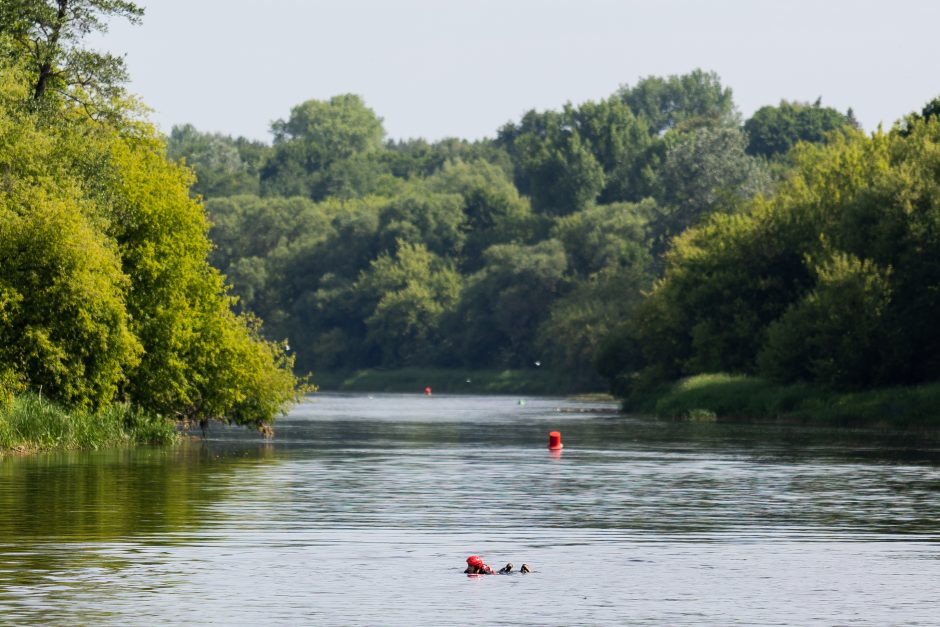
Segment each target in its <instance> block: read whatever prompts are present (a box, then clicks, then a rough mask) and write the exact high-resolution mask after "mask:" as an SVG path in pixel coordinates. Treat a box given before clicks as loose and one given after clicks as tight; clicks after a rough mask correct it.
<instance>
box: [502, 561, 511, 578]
mask: <svg viewBox="0 0 940 627" xmlns="http://www.w3.org/2000/svg"><path fill="white" fill-rule="evenodd" d="M511 572H512V562H509V563H508V564H506V565H505V566H503V567H502V568H500V569H499V574H500V575H508V574H509V573H511Z"/></svg>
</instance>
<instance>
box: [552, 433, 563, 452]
mask: <svg viewBox="0 0 940 627" xmlns="http://www.w3.org/2000/svg"><path fill="white" fill-rule="evenodd" d="M563 448H565V445H564V444H562V443H561V431H552V432H551V433H549V434H548V450H550V451H557V450H560V449H563Z"/></svg>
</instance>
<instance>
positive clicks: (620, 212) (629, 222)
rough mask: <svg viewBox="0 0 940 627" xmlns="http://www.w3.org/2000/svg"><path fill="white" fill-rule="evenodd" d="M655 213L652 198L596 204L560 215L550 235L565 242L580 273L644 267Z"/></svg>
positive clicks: (648, 260) (586, 274) (569, 258)
mask: <svg viewBox="0 0 940 627" xmlns="http://www.w3.org/2000/svg"><path fill="white" fill-rule="evenodd" d="M657 213H658V209H657V207H656V203H655V202H654V201H653V200H652V199H648V200H646V201H643V202H641V203H637V204H632V203H615V204H611V205H596V206H594V207H590V208H588V209H585V210H584V211H581V212H578V213H575V214H572V215H570V216H564V217H562V218H559V219H558V220H557V221H556V222H555V225H554V226H553V227H552V230H551V237H553V238H554V239H557V240H558V241H560V242H561V243H562V244H563V245H564V247H565V252H566V253H567V255H568V261H569V267H570V269H571V270H572V271H574V272H577V273H578V274H580V275H581V276H583V277H588V276H591V275H593V274H596V273H598V272H600V271H601V270H603V269H604V268H618V269H619V268H629V267H637V268H639V269H640V270H641V271H645V270H646V269H647V267H648V265H649V263H650V255H649V245H648V241H647V240H648V227H649V220H650V218H652V217H653V216H654V215H656V214H657Z"/></svg>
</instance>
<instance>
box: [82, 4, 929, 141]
mask: <svg viewBox="0 0 940 627" xmlns="http://www.w3.org/2000/svg"><path fill="white" fill-rule="evenodd" d="M138 4H140V5H141V6H143V7H144V8H145V9H146V15H145V17H144V21H143V24H142V25H139V26H133V25H129V24H126V23H124V22H118V21H115V22H113V23H112V24H111V28H110V31H109V32H108V33H107V34H105V35H103V36H100V37H94V38H93V39H92V40H91V41H90V42H89V44H90V46H91V47H94V48H97V49H104V50H108V51H110V52H113V53H116V54H125V55H126V60H127V64H128V68H129V70H130V74H131V82H130V85H129V87H130V90H131V91H132V92H134V93H136V94H137V95H139V96H140V97H141V98H142V99H143V101H144V102H145V103H146V104H147V105H149V106H150V107H151V108H152V109H153V113H152V115H151V119H152V120H153V121H154V122H156V123H157V125H158V126H159V127H160V128H161V130H163V131H164V132H169V131H170V129H171V128H172V126H173V125H174V124H184V123H191V124H193V125H195V126H196V127H197V128H198V129H199V130H202V131H207V132H220V133H224V134H227V135H233V136H239V135H241V136H245V137H248V138H251V139H261V140H266V141H267V140H270V133H269V129H270V125H271V122H273V121H275V120H277V119H286V118H287V117H288V116H289V115H290V110H291V107H293V106H295V105H297V104H300V103H301V102H304V101H306V100H309V99H312V98H313V99H318V100H325V99H328V98H330V97H331V96H334V95H337V94H343V93H355V94H359V95H360V96H362V98H363V99H364V100H365V102H366V104H367V105H368V106H370V107H371V108H372V109H373V110H374V111H375V112H376V113H377V114H378V115H379V116H381V117H382V118H383V120H384V126H385V130H386V133H387V136H388V137H389V138H393V139H407V138H417V137H423V138H425V139H428V140H436V139H441V138H444V137H461V138H465V139H480V138H483V137H493V136H495V134H496V131H497V130H498V129H499V127H501V126H502V125H504V124H506V123H507V122H510V121H515V120H518V119H519V118H520V117H521V115H522V114H523V113H525V112H526V111H528V110H530V109H539V110H544V109H557V108H560V107H561V106H562V105H564V104H565V103H566V102H569V101H570V102H573V103H575V104H577V103H581V102H584V101H587V100H599V99H602V98H606V97H608V96H610V95H611V94H613V93H614V92H615V91H616V90H617V89H618V88H619V87H620V86H622V85H632V84H635V83H636V82H637V80H638V79H640V78H642V77H645V76H650V75H657V76H667V75H670V74H684V73H687V72H689V71H691V70H693V69H695V68H702V69H704V70H707V71H714V72H716V73H717V74H718V75H719V76H720V78H721V81H722V83H723V84H724V85H726V86H728V87H731V88H732V90H733V93H734V100H735V103H736V104H737V107H738V110H739V111H740V112H741V114H742V116H743V118H744V119H746V118H748V117H749V116H750V115H751V114H753V112H754V111H755V110H757V109H758V108H760V107H761V106H764V105H768V104H771V105H773V104H778V103H779V102H780V100H781V99H786V100H797V101H809V102H814V101H815V100H816V99H817V98H819V97H822V102H823V104H824V105H828V106H832V107H835V108H837V109H839V110H840V111H845V110H846V109H847V108H849V107H852V108H853V110H854V112H855V115H856V117H857V118H858V119H859V121H860V122H861V123H862V126H863V127H864V128H865V130H867V131H872V130H874V129H875V128H877V126H878V124H879V123H884V124H885V126H890V125H891V124H892V123H893V122H894V121H895V120H897V119H898V118H900V117H902V116H904V115H906V114H907V113H909V112H911V111H914V110H920V109H921V108H922V107H923V105H924V103H926V102H927V101H929V100H931V99H932V98H934V97H936V96H938V95H940V72H937V71H936V69H935V67H934V66H935V61H936V58H937V54H938V50H940V48H938V45H937V43H938V35H937V25H938V24H940V2H937V1H935V0H892V1H890V2H889V1H884V0H882V1H875V0H852V1H846V0H785V1H784V0H648V1H640V0H619V1H614V0H385V1H381V0H341V1H340V0H335V1H334V0H329V1H327V0H266V1H265V2H259V1H257V0H138Z"/></svg>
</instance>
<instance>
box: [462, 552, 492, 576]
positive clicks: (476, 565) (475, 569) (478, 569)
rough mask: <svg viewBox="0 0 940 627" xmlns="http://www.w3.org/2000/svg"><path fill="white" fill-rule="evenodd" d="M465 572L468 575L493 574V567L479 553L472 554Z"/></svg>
mask: <svg viewBox="0 0 940 627" xmlns="http://www.w3.org/2000/svg"><path fill="white" fill-rule="evenodd" d="M463 572H465V573H467V574H468V575H492V574H493V569H492V568H490V567H489V566H487V565H486V564H484V563H483V558H482V557H480V556H479V555H471V556H470V557H468V558H467V570H465V571H463Z"/></svg>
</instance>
